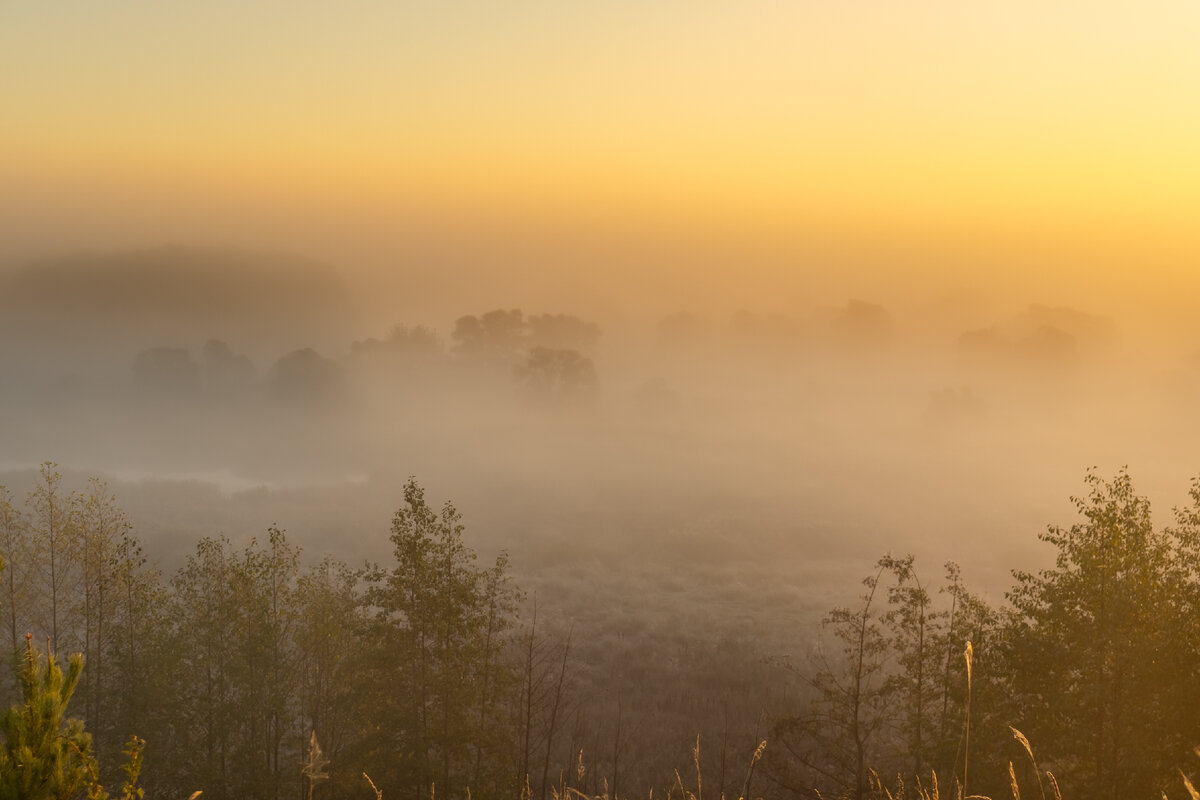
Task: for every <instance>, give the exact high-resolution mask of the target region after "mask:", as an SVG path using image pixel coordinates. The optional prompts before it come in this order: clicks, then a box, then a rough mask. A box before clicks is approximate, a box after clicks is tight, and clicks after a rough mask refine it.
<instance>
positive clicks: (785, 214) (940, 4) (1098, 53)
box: [0, 0, 1200, 253]
mask: <svg viewBox="0 0 1200 800" xmlns="http://www.w3.org/2000/svg"><path fill="white" fill-rule="evenodd" d="M1198 42H1200V4H1197V3H1195V2H1182V1H1178V0H1169V1H1168V2H1160V3H1144V2H1138V3H1135V2H1104V1H1102V0H1094V1H1093V2H1086V3H1085V2H1045V0H1039V1H1038V2H1033V1H1032V0H1006V1H1005V2H986V3H985V2H973V1H971V0H967V1H964V0H954V2H951V1H950V0H917V2H909V3H900V2H865V1H864V0H843V1H841V2H808V1H805V2H798V1H797V2H761V1H760V0H744V2H738V3H728V2H722V3H717V2H702V1H700V0H691V1H690V2H683V1H682V0H659V1H658V2H648V1H647V0H636V1H635V0H603V1H601V0H557V1H556V2H550V0H505V2H462V1H460V0H437V2H415V1H409V2H401V1H399V0H392V2H368V1H367V0H360V1H358V2H339V3H332V2H316V1H315V0H292V1H291V2H286V3H285V2H254V3H244V2H232V0H207V1H206V2H203V3H194V2H182V0H163V1H161V2H149V1H148V0H147V1H145V2H129V1H128V0H106V2H103V3H96V2H83V1H78V2H76V1H72V2H67V1H66V0H64V1H63V2H53V1H51V2H32V0H3V2H0V181H3V182H4V183H5V184H6V186H7V188H3V187H0V209H8V210H9V211H10V212H12V211H13V210H14V209H16V210H24V212H25V213H26V214H27V215H35V214H41V215H43V216H45V217H46V218H47V219H49V218H50V217H53V216H54V213H55V209H56V208H60V207H61V208H66V207H70V208H71V209H73V212H72V213H73V216H69V217H68V219H78V220H85V219H88V218H90V216H95V218H97V219H99V218H101V217H102V216H103V215H104V214H110V215H111V214H113V213H116V211H115V210H114V209H121V208H125V209H127V211H128V215H130V216H133V217H136V216H137V215H138V214H139V213H141V212H142V211H147V212H148V211H150V210H153V209H158V210H159V211H160V213H166V212H162V211H161V209H162V208H163V202H165V200H166V199H168V198H169V199H171V200H172V202H176V203H178V202H179V196H180V195H184V196H190V197H194V198H201V199H199V200H197V201H196V202H197V203H199V204H200V206H203V205H204V203H208V204H209V206H205V207H212V208H216V207H218V206H221V205H222V204H223V203H224V204H225V205H226V206H228V204H229V203H238V202H240V203H243V204H244V205H243V206H239V208H240V209H241V210H239V211H238V212H237V213H239V214H246V213H249V212H248V211H246V209H247V208H250V207H263V206H269V205H271V204H272V203H276V204H283V203H287V202H304V203H310V204H315V205H316V206H318V207H319V206H321V204H323V203H325V204H331V203H335V202H336V203H340V204H341V205H342V207H343V209H344V208H353V209H355V210H356V212H355V213H357V211H370V210H375V211H379V212H380V213H382V209H388V208H400V207H414V206H425V207H431V206H433V207H447V208H471V209H473V210H475V211H478V212H480V213H485V214H486V213H496V214H501V213H509V214H511V213H525V212H528V213H529V214H531V215H535V216H536V215H537V214H543V215H558V216H561V217H568V218H578V219H580V220H584V221H586V220H587V219H588V218H589V217H597V218H599V217H604V216H606V215H607V216H613V215H616V216H620V215H629V216H638V215H642V216H644V217H645V218H647V219H662V220H668V219H673V220H693V221H695V220H706V221H709V222H711V223H713V224H723V225H726V226H729V227H731V228H739V227H753V228H755V229H760V228H774V229H777V230H780V231H786V230H788V229H789V228H790V227H792V226H798V227H802V228H804V229H807V230H826V231H840V232H846V233H849V234H851V235H858V234H864V235H879V236H900V237H906V236H913V237H933V238H936V237H938V236H953V235H956V232H957V233H961V232H963V231H973V232H980V231H982V232H992V233H996V232H1000V233H1002V234H1004V235H1009V236H1022V237H1029V238H1030V240H1031V241H1034V240H1048V239H1054V240H1063V241H1070V242H1074V243H1076V244H1079V245H1080V246H1083V245H1086V244H1087V243H1095V242H1097V241H1103V242H1105V243H1106V244H1105V245H1104V246H1109V244H1112V245H1114V246H1116V245H1119V246H1122V247H1127V248H1130V249H1131V250H1137V249H1139V248H1142V247H1155V248H1158V249H1166V250H1168V251H1171V250H1175V251H1178V252H1180V253H1183V252H1187V253H1192V252H1195V251H1196V250H1197V248H1196V247H1195V245H1196V242H1195V241H1194V238H1195V235H1194V234H1193V228H1196V227H1197V226H1196V223H1195V220H1196V217H1197V212H1198V211H1200V46H1197V43H1198ZM205 198H206V199H205ZM185 205H186V204H185ZM189 207H190V206H189ZM197 207H199V206H197ZM514 209H518V210H521V211H520V212H514ZM180 213H183V212H182V211H181V212H180ZM193 213H196V214H199V213H200V212H198V211H195V210H194V209H193ZM230 213H233V212H230ZM12 224H13V223H12V222H11V218H10V226H11V225H12ZM43 224H44V225H45V226H46V228H47V230H49V229H50V228H51V227H52V226H50V225H49V223H46V222H45V220H43ZM151 238H152V239H153V238H155V237H154V236H153V235H152V234H151Z"/></svg>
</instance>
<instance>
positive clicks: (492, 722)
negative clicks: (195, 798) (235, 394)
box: [0, 464, 567, 798]
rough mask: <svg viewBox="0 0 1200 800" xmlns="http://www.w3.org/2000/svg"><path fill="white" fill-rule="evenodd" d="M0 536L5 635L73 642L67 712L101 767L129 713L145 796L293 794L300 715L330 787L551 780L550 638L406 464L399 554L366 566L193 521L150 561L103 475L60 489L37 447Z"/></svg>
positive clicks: (479, 792) (15, 639)
mask: <svg viewBox="0 0 1200 800" xmlns="http://www.w3.org/2000/svg"><path fill="white" fill-rule="evenodd" d="M0 533H2V535H3V538H2V539H0V547H2V548H3V549H2V551H0V552H2V556H0V560H2V561H3V563H5V565H6V566H5V569H4V572H3V578H4V587H5V589H4V603H3V611H4V616H5V617H6V620H5V622H6V625H5V627H6V628H7V629H8V630H7V633H8V634H9V637H11V641H10V642H9V647H10V651H11V652H12V653H13V654H14V656H15V659H16V663H17V664H18V666H19V665H20V664H22V663H24V662H23V661H22V660H21V656H22V655H24V654H25V652H26V649H27V648H26V644H25V631H34V632H35V636H37V637H45V639H46V642H47V647H48V648H49V650H50V651H52V652H60V653H67V652H71V653H74V652H80V653H83V655H84V660H85V662H86V664H87V667H86V669H85V670H84V671H83V673H82V676H81V677H80V678H79V683H78V686H77V688H76V690H75V696H74V699H73V701H72V713H73V714H74V715H76V716H78V717H80V718H82V719H83V720H84V722H85V723H86V726H87V729H88V730H89V731H90V732H91V734H92V735H93V737H94V743H95V747H94V751H95V753H96V755H97V756H98V758H99V762H100V764H101V765H102V767H103V768H104V769H106V770H110V771H111V774H107V775H104V776H102V777H104V780H103V781H102V782H103V783H105V784H106V785H109V784H116V783H117V782H118V779H119V775H117V774H116V772H115V771H116V768H117V765H118V764H120V763H121V762H122V761H123V758H122V755H121V751H122V749H123V747H124V745H125V743H126V742H127V741H128V738H129V736H130V735H131V734H133V733H135V732H136V734H137V735H138V736H140V737H141V738H143V739H144V740H145V741H146V742H147V743H148V744H147V746H146V750H145V771H144V773H143V775H144V780H143V785H144V786H145V787H146V789H147V791H148V792H149V793H150V794H151V795H152V796H183V797H186V796H188V795H189V794H190V793H191V792H192V791H194V790H203V792H204V796H205V797H213V798H280V797H297V796H299V793H300V791H301V785H302V774H301V769H302V766H303V763H304V759H305V758H306V757H307V756H308V750H309V748H308V744H309V741H310V736H311V735H312V733H313V732H315V734H316V737H317V741H318V742H319V745H320V747H321V748H322V749H323V752H324V754H325V756H326V757H327V758H328V759H329V768H328V776H329V780H328V783H327V784H326V785H324V786H323V787H322V788H321V790H320V792H321V794H322V795H324V796H326V797H362V796H367V795H366V794H365V792H366V790H367V786H366V783H365V782H364V780H363V777H362V775H363V773H364V772H366V773H368V774H369V775H370V776H371V778H372V780H373V781H374V782H375V783H376V784H377V785H378V786H379V787H380V788H381V789H384V790H386V791H387V795H388V796H389V797H414V798H415V797H422V798H426V797H429V796H430V793H431V792H432V791H434V790H435V787H436V791H437V792H438V794H439V795H440V796H443V797H460V796H464V794H465V791H466V790H467V788H468V787H470V789H471V791H473V792H474V794H475V796H477V797H486V796H497V797H499V796H513V797H515V796H517V795H518V794H520V792H521V790H522V787H523V786H524V785H525V782H526V778H525V776H527V775H528V776H530V777H529V778H528V780H529V782H530V787H531V791H532V792H533V793H535V794H536V795H537V796H545V795H546V791H547V789H548V787H549V783H550V780H551V776H550V775H549V766H548V763H549V762H548V757H547V755H546V754H547V753H548V752H550V751H551V750H552V749H553V746H554V744H555V740H556V737H559V736H561V735H562V723H563V718H562V715H559V711H560V710H561V709H562V708H563V707H564V706H565V703H564V702H563V699H562V696H561V690H562V686H563V684H562V681H563V669H564V665H565V664H566V663H567V662H566V658H567V651H566V649H565V643H563V642H551V641H549V640H546V639H544V637H542V636H541V635H540V632H539V631H538V630H537V629H536V628H535V627H534V626H533V625H532V624H526V625H524V626H522V627H521V628H520V629H518V628H517V627H516V625H517V622H518V616H517V605H518V602H519V600H520V595H519V593H518V592H517V590H516V589H515V588H514V587H512V586H511V585H510V581H509V577H508V574H507V561H506V559H505V558H504V557H501V558H500V559H498V560H497V561H496V562H495V563H493V564H490V565H487V566H485V567H481V566H479V565H477V564H476V563H475V555H474V553H473V552H472V551H471V550H470V549H469V548H468V547H466V545H465V544H464V543H463V540H462V533H463V528H462V525H461V524H460V522H459V516H458V513H457V512H456V511H455V509H454V508H453V506H451V505H449V504H447V505H445V506H443V507H442V508H440V509H436V508H432V507H431V506H430V505H429V504H428V503H427V502H426V500H425V498H424V494H423V491H422V490H421V488H420V487H419V486H418V485H417V484H416V483H415V482H411V481H410V482H409V483H408V485H407V486H406V487H405V490H404V505H403V506H402V508H401V509H400V510H399V511H398V512H397V513H396V515H395V517H394V519H393V521H392V533H391V540H392V544H393V546H394V554H395V560H394V562H393V563H391V564H389V565H386V566H385V565H372V566H369V567H367V568H365V569H350V568H349V567H347V566H346V565H344V564H341V563H338V562H337V561H335V560H333V559H332V558H328V557H327V558H325V559H324V560H322V561H320V562H319V563H317V564H315V565H312V566H309V567H305V568H301V566H300V563H299V553H298V552H297V550H296V549H295V548H294V547H293V546H292V545H290V544H289V543H288V541H287V538H286V536H285V535H284V533H283V532H282V531H281V530H279V529H277V528H272V529H270V530H269V531H268V534H267V536H266V539H265V540H264V541H261V542H259V541H252V542H251V543H250V544H249V545H248V546H246V547H245V548H243V549H240V550H239V549H236V548H234V547H233V546H232V545H231V544H230V542H229V541H228V540H226V539H224V538H206V539H203V540H201V541H200V542H199V543H198V544H197V545H196V548H195V551H194V552H193V553H192V554H191V555H190V556H189V557H188V559H187V563H186V564H185V565H184V566H183V567H181V568H180V569H179V570H177V571H176V572H175V573H174V574H173V575H170V576H163V575H161V574H160V573H159V572H158V571H157V570H155V569H154V568H153V567H151V566H149V565H148V564H147V562H146V560H145V558H144V556H143V555H142V550H141V546H140V544H139V543H138V542H137V540H136V538H135V537H134V536H133V534H132V532H131V529H130V525H129V522H128V520H127V519H126V518H125V516H124V515H123V514H122V513H121V511H120V510H119V509H118V508H117V507H116V505H115V504H114V503H113V502H112V499H111V497H110V496H109V494H108V492H107V490H106V488H105V486H104V484H103V483H101V482H99V481H93V482H92V483H90V484H89V486H88V489H87V491H85V492H81V493H68V492H66V491H65V490H64V489H63V486H62V481H61V476H60V475H59V473H58V472H57V471H56V470H55V467H54V465H52V464H45V465H43V466H42V468H41V471H40V473H39V477H38V480H37V483H36V487H35V488H34V489H33V491H31V492H30V493H29V494H28V496H27V498H26V502H25V503H24V504H23V507H19V504H18V503H17V502H15V500H14V498H13V497H12V496H11V494H10V493H8V492H7V491H4V490H2V489H0ZM12 677H13V676H12V674H8V675H6V681H7V686H6V691H5V695H6V696H8V697H13V696H16V694H17V691H16V688H17V687H15V686H14V685H13V683H12ZM518 776H521V777H518ZM553 778H554V779H555V780H557V778H558V775H557V774H555V775H554V776H553Z"/></svg>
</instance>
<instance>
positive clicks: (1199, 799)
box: [1179, 770, 1200, 800]
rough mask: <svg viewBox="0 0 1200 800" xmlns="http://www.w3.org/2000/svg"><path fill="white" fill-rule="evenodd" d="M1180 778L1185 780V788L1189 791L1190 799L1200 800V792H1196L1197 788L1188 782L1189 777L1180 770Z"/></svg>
mask: <svg viewBox="0 0 1200 800" xmlns="http://www.w3.org/2000/svg"><path fill="white" fill-rule="evenodd" d="M1179 777H1181V778H1183V788H1185V789H1187V792H1188V797H1190V798H1192V800H1200V792H1197V791H1196V787H1195V786H1193V785H1192V782H1191V781H1190V780H1188V776H1187V774H1186V773H1184V771H1183V770H1179Z"/></svg>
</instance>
